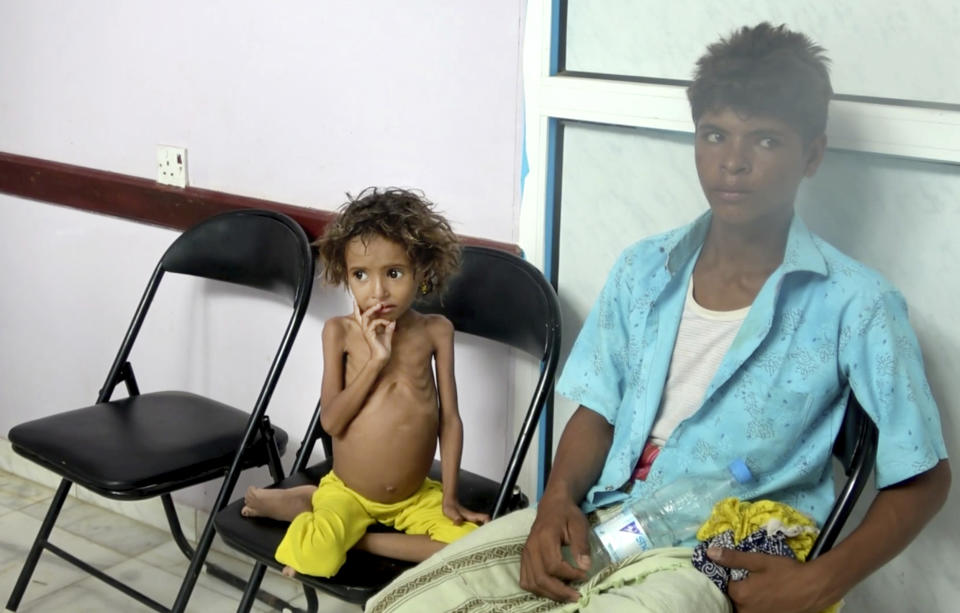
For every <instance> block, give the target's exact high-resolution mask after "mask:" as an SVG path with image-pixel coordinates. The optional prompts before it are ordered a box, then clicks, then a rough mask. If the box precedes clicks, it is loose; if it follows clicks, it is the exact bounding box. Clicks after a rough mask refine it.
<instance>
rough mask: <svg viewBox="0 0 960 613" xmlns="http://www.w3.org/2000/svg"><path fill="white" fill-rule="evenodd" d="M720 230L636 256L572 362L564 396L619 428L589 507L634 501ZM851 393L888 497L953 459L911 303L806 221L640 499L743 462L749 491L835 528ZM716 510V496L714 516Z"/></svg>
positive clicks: (690, 229) (644, 245) (692, 230)
mask: <svg viewBox="0 0 960 613" xmlns="http://www.w3.org/2000/svg"><path fill="white" fill-rule="evenodd" d="M709 224H710V213H709V212H708V213H706V214H704V215H703V216H702V217H700V218H699V219H697V220H696V221H695V222H693V223H692V224H690V225H689V226H686V227H683V228H679V229H676V230H673V231H670V232H667V233H665V234H662V235H659V236H654V237H652V238H649V239H646V240H643V241H640V242H639V243H636V244H634V245H633V246H631V247H629V248H628V249H626V250H625V251H624V252H623V253H622V254H621V256H620V258H619V259H618V261H617V263H616V265H615V266H614V268H613V270H612V271H611V273H610V276H609V277H608V279H607V282H606V285H605V286H604V288H603V291H602V292H601V294H600V296H599V298H598V299H597V302H596V304H595V305H594V307H593V309H592V311H591V312H590V315H589V316H588V317H587V320H586V321H585V322H584V325H583V328H582V330H581V331H580V334H579V336H578V337H577V341H576V343H575V344H574V347H573V349H572V351H571V353H570V357H569V358H568V359H567V362H566V365H565V367H564V369H563V374H562V375H561V376H560V379H559V381H558V383H557V392H558V393H559V394H562V395H563V396H566V397H568V398H570V399H571V400H573V401H575V402H577V403H579V404H582V405H583V406H585V407H588V408H590V409H592V410H594V411H596V412H597V413H599V414H601V415H603V416H604V417H605V418H606V419H607V421H608V422H610V423H611V424H613V425H614V436H613V444H612V446H611V448H610V452H609V454H608V456H607V460H606V464H605V465H604V467H603V472H602V473H601V475H600V479H599V481H598V482H597V483H596V485H595V486H594V487H593V488H591V489H590V491H589V492H588V494H587V498H586V501H585V502H584V509H585V510H590V509H593V508H596V507H599V506H605V505H608V504H612V503H613V502H616V501H618V500H621V499H623V498H625V497H627V494H626V493H624V491H623V490H622V489H621V488H622V486H623V485H624V484H625V483H626V482H627V481H628V479H629V478H630V475H631V472H632V470H633V467H634V465H635V464H636V462H637V459H638V458H639V456H640V452H641V451H642V450H643V446H644V443H645V442H646V440H647V438H648V437H649V435H650V430H651V428H652V426H653V422H654V420H655V418H656V416H657V411H658V409H659V406H660V400H661V396H662V393H663V388H664V384H665V382H666V377H667V369H668V367H669V365H670V358H671V355H672V353H673V345H674V342H675V340H676V336H677V329H678V327H679V324H680V316H681V314H682V311H683V302H684V298H685V292H686V289H687V284H688V283H689V282H690V276H691V273H692V271H693V264H694V262H695V261H696V259H697V255H698V254H699V252H700V248H701V246H702V244H703V240H704V238H705V236H706V232H707V228H708V227H709ZM850 389H852V390H853V391H854V393H855V394H856V396H857V399H858V400H859V401H860V403H861V404H862V405H863V407H864V409H866V411H867V413H868V414H869V415H870V416H871V418H872V419H873V420H874V422H875V423H876V424H877V426H878V427H879V431H880V438H879V445H878V453H877V464H876V483H877V487H879V488H882V487H886V486H888V485H891V484H894V483H897V482H899V481H902V480H904V479H906V478H908V477H912V476H914V475H916V474H918V473H921V472H923V471H925V470H928V469H930V468H932V467H933V466H934V465H935V464H936V463H937V462H938V461H939V460H940V459H942V458H946V447H945V445H944V442H943V435H942V433H941V429H940V418H939V414H938V412H937V406H936V403H935V402H934V400H933V396H932V394H931V392H930V387H929V385H928V384H927V380H926V376H925V374H924V369H923V359H922V357H921V354H920V348H919V345H918V343H917V339H916V336H915V335H914V333H913V330H912V329H911V327H910V324H909V322H908V319H907V308H906V304H905V302H904V300H903V297H902V296H901V295H900V293H899V292H897V290H896V289H895V288H893V287H892V286H891V285H890V284H889V283H888V282H887V281H886V280H884V279H883V278H882V277H881V276H880V275H879V274H878V273H876V272H874V271H872V270H870V269H869V268H867V267H866V266H864V265H862V264H860V263H858V262H856V261H855V260H853V259H851V258H849V257H847V256H845V255H844V254H842V253H840V252H839V251H838V250H836V249H835V248H833V247H831V246H830V245H828V244H827V243H825V242H824V241H823V240H822V239H820V238H819V237H816V236H814V235H813V234H811V233H810V231H809V230H808V229H807V227H806V225H805V224H804V223H803V222H802V221H801V220H800V219H799V218H798V217H796V216H794V219H793V222H792V223H791V226H790V231H789V235H788V238H787V245H786V251H785V254H784V260H783V263H782V264H781V265H780V267H779V268H777V270H776V271H774V273H773V274H772V275H770V277H769V278H768V279H767V281H766V282H765V283H764V285H763V287H762V288H761V289H760V292H759V293H758V294H757V297H756V299H755V300H754V302H753V305H752V306H751V307H750V311H749V313H748V315H747V317H746V319H745V320H744V321H743V324H742V325H741V328H740V330H739V332H738V333H737V336H736V338H735V339H734V341H733V344H732V345H731V347H730V349H729V350H728V352H727V354H726V355H725V356H724V359H723V361H722V362H721V364H720V366H719V368H718V370H717V372H716V374H715V375H714V378H713V380H712V381H711V383H710V385H709V387H708V388H707V391H706V395H705V397H704V401H703V404H702V405H701V407H700V408H699V410H698V411H697V412H696V413H695V414H694V415H693V416H691V417H689V418H688V419H686V420H684V421H683V422H681V423H680V424H679V425H678V426H677V428H676V430H674V432H673V434H671V435H670V438H669V439H668V440H667V442H666V444H665V446H664V447H663V449H662V450H661V452H660V455H659V456H658V457H657V459H656V461H655V462H654V464H653V467H652V469H651V471H650V474H649V476H648V477H647V480H646V481H638V482H636V485H635V486H634V487H633V488H632V490H631V491H630V494H629V496H630V497H634V496H643V495H644V494H645V493H647V492H649V491H651V489H656V488H657V487H659V486H661V485H664V484H667V483H671V482H673V481H675V480H677V479H680V478H684V477H687V476H689V477H694V478H698V477H703V478H713V479H715V478H717V477H718V476H724V477H725V476H727V473H726V468H725V467H726V466H727V465H728V464H729V463H730V462H731V461H732V460H733V459H735V458H743V459H745V460H746V462H747V464H748V466H749V467H750V468H751V470H752V471H753V474H754V476H755V477H756V480H755V481H754V482H753V484H752V486H751V487H750V488H749V490H748V491H743V492H740V493H739V494H740V495H741V497H744V498H772V499H774V500H779V501H781V502H784V503H786V504H789V505H790V506H792V507H794V508H796V509H798V510H801V511H803V512H805V513H807V514H809V515H811V516H812V517H813V518H814V519H816V520H817V521H818V522H819V523H822V522H823V520H824V519H825V518H826V515H827V513H828V512H829V510H830V507H831V506H832V504H833V500H834V490H833V473H832V469H831V462H830V457H831V449H832V446H833V441H834V439H835V438H836V435H837V433H838V431H839V429H840V426H841V424H842V421H843V414H844V410H845V407H846V399H847V393H848V391H849V390H850ZM713 502H715V501H704V505H705V506H704V509H703V512H702V516H703V517H704V518H706V517H707V516H708V515H709V511H710V506H711V505H712V504H713Z"/></svg>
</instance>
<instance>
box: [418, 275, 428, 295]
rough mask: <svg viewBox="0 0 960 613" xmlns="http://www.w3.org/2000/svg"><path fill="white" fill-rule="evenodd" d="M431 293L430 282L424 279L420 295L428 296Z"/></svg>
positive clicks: (421, 283)
mask: <svg viewBox="0 0 960 613" xmlns="http://www.w3.org/2000/svg"><path fill="white" fill-rule="evenodd" d="M429 293H430V282H429V281H427V280H426V279H424V280H423V281H421V282H420V295H421V296H426V295H427V294H429Z"/></svg>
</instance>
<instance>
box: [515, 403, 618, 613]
mask: <svg viewBox="0 0 960 613" xmlns="http://www.w3.org/2000/svg"><path fill="white" fill-rule="evenodd" d="M612 444H613V426H612V425H611V424H610V423H609V422H608V421H607V420H606V418H605V417H603V416H602V415H600V414H599V413H597V412H596V411H593V410H592V409H589V408H587V407H585V406H583V405H580V406H579V407H578V408H577V410H576V411H575V412H574V413H573V415H572V416H571V417H570V420H569V421H568V422H567V425H566V426H565V427H564V429H563V434H562V435H561V436H560V443H559V445H557V454H556V458H555V459H554V462H553V469H552V470H551V471H550V478H549V479H548V480H547V487H546V488H545V489H544V492H543V497H542V498H541V499H540V503H539V505H538V506H537V518H536V520H535V521H534V522H533V526H532V527H531V528H530V535H529V536H528V537H527V542H526V544H525V545H524V547H523V556H522V557H521V559H520V587H522V588H523V589H525V590H528V591H530V592H533V593H535V594H538V595H540V596H546V597H548V598H552V599H553V600H557V601H561V602H564V601H565V602H576V601H577V600H578V599H579V598H580V593H579V592H578V591H577V590H576V589H574V588H573V587H571V586H570V585H568V583H567V582H569V581H573V580H583V579H584V577H585V576H586V573H585V572H584V570H586V569H588V568H590V548H589V546H588V544H587V532H588V531H589V530H590V524H589V523H588V522H587V518H586V516H585V515H584V514H583V511H582V510H581V509H580V502H581V501H582V500H583V499H584V497H585V496H586V495H587V492H588V491H589V490H590V488H591V487H592V486H593V484H594V483H596V482H597V479H598V478H599V477H600V473H601V471H602V470H603V465H604V462H606V459H607V454H608V453H609V452H610V446H611V445H612ZM563 545H568V546H569V547H570V553H571V555H572V557H573V559H574V560H576V561H577V564H578V565H579V567H580V568H581V569H583V570H578V569H576V568H574V567H573V566H571V565H569V564H567V563H566V562H565V561H564V560H563V558H562V556H561V553H560V548H561V546H563Z"/></svg>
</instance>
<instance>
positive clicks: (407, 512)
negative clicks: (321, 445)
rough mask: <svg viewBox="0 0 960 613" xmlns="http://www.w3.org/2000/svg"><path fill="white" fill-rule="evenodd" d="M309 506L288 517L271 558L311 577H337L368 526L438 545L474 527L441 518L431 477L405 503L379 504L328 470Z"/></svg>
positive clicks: (440, 504) (440, 493)
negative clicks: (378, 525)
mask: <svg viewBox="0 0 960 613" xmlns="http://www.w3.org/2000/svg"><path fill="white" fill-rule="evenodd" d="M311 503H312V506H313V511H305V512H303V513H301V514H300V515H297V516H296V517H295V518H294V519H293V521H292V522H291V523H290V527H289V528H287V533H286V534H285V535H284V537H283V541H281V542H280V545H279V546H278V547H277V552H276V554H274V557H276V559H277V561H278V562H280V563H281V564H284V565H286V566H290V567H292V568H293V569H294V570H296V571H297V572H298V573H302V574H305V575H314V576H317V577H332V576H333V575H335V574H337V571H338V570H340V567H341V566H343V563H344V561H346V559H347V551H348V550H349V549H350V548H351V547H353V546H354V545H355V544H356V543H357V541H359V540H360V538H361V537H363V535H364V533H365V532H366V531H367V528H368V527H369V526H370V525H371V524H373V523H374V522H380V523H381V524H384V525H387V526H391V527H393V528H395V529H397V530H400V531H401V532H405V533H407V534H426V535H428V536H429V537H430V538H431V539H433V540H435V541H440V542H441V543H450V542H453V541H455V540H457V539H458V538H460V537H461V536H465V535H466V534H469V533H470V532H472V531H473V530H475V529H476V527H477V526H476V524H473V523H470V522H463V523H462V524H460V525H459V526H458V525H456V524H454V523H453V521H452V520H451V519H450V518H448V517H447V516H446V515H444V514H443V490H442V486H441V485H440V483H439V482H438V481H434V480H433V479H425V480H424V482H423V485H421V486H420V489H419V490H417V491H416V492H415V493H414V494H413V495H412V496H410V497H409V498H407V499H406V500H401V501H400V502H394V503H390V504H384V503H380V502H374V501H372V500H368V499H367V498H364V497H363V496H361V495H360V494H358V493H356V492H354V491H353V490H351V489H350V488H348V487H347V486H346V485H344V483H343V481H341V480H340V478H339V477H337V476H336V475H335V474H333V472H329V473H327V475H326V476H324V477H323V479H321V480H320V484H319V485H318V486H317V491H316V492H314V493H313V497H312V498H311Z"/></svg>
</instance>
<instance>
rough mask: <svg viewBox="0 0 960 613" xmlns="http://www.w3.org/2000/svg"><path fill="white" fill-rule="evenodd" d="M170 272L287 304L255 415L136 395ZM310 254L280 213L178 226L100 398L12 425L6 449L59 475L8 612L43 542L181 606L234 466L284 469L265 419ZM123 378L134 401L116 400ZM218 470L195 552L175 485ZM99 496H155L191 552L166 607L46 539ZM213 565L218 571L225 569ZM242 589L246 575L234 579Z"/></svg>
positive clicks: (181, 398)
mask: <svg viewBox="0 0 960 613" xmlns="http://www.w3.org/2000/svg"><path fill="white" fill-rule="evenodd" d="M168 272H171V273H181V274H184V275H192V276H194V277H203V278H208V279H216V280H220V281H227V282H231V283H236V284H240V285H245V286H249V287H253V288H258V289H261V290H266V291H269V292H272V293H274V294H279V295H280V296H282V297H283V298H284V299H285V300H289V301H291V302H292V304H293V312H292V314H291V316H290V320H289V322H288V324H287V326H286V329H285V331H284V333H283V337H282V339H281V341H280V346H279V348H278V349H277V352H276V355H275V356H274V358H273V361H272V363H271V365H270V368H269V370H268V372H267V375H266V379H265V381H264V383H263V387H262V388H261V390H260V393H259V397H258V398H257V399H256V402H255V403H254V404H253V407H252V410H249V411H246V410H240V409H236V408H233V407H230V406H227V405H225V404H222V403H220V402H217V401H216V400H212V399H210V398H205V397H202V396H198V395H196V394H191V393H188V392H183V391H158V392H151V393H146V394H141V393H140V390H139V389H138V387H137V381H136V379H135V378H134V374H133V368H132V366H131V365H130V362H128V356H129V354H130V351H131V349H132V347H133V344H134V341H135V340H136V338H137V335H138V333H139V331H140V328H141V325H142V324H143V322H144V319H145V318H146V315H147V312H148V310H149V308H150V305H151V303H152V301H153V298H154V295H155V294H156V292H157V290H158V288H159V286H160V282H161V280H162V279H163V277H164V275H165V274H166V273H168ZM312 285H313V257H312V255H311V252H310V245H309V242H308V240H307V236H306V234H305V233H304V231H303V229H302V228H301V227H300V226H299V225H297V223H296V222H294V221H293V220H292V219H290V218H289V217H287V216H285V215H281V214H277V213H272V212H268V211H254V210H245V211H236V212H231V213H225V214H222V215H218V216H215V217H212V218H210V219H207V220H206V221H203V222H201V223H199V224H198V225H196V226H194V227H193V228H190V229H189V230H187V231H186V232H184V233H183V234H182V235H181V236H180V237H179V238H177V239H176V241H174V243H173V244H172V245H171V246H170V248H169V249H167V251H166V253H164V255H163V257H162V258H161V259H160V262H159V263H158V264H157V267H156V269H155V270H154V272H153V276H152V277H151V278H150V282H149V283H148V284H147V288H146V291H145V292H144V294H143V297H142V298H141V300H140V304H139V306H138V307H137V310H136V313H135V314H134V317H133V321H132V322H131V324H130V327H129V328H128V330H127V333H126V336H125V337H124V339H123V342H122V343H121V345H120V350H119V352H118V353H117V356H116V359H115V360H114V362H113V365H112V366H111V367H110V371H109V374H108V375H107V379H106V381H105V382H104V384H103V388H101V390H100V393H99V396H98V397H97V401H96V404H94V405H92V406H88V407H84V408H81V409H76V410H73V411H67V412H64V413H58V414H55V415H52V416H49V417H44V418H41V419H37V420H34V421H30V422H26V423H23V424H20V425H17V426H15V427H14V428H13V429H12V430H10V434H9V439H10V442H11V444H12V446H13V449H14V450H15V451H16V452H18V453H20V454H21V455H23V456H25V457H27V458H28V459H30V460H32V461H34V462H36V463H37V464H40V465H41V466H44V467H46V468H48V469H50V470H52V471H53V472H55V473H57V474H58V475H60V476H61V477H63V480H62V481H61V483H60V487H59V488H58V489H57V492H56V494H55V495H54V497H53V500H52V502H51V503H50V507H49V509H48V511H47V514H46V517H45V518H44V520H43V524H42V526H41V528H40V531H39V533H38V534H37V537H36V540H35V541H34V543H33V547H32V548H31V550H30V553H29V555H28V556H27V560H26V563H25V564H24V566H23V570H22V571H21V572H20V578H19V579H18V580H17V584H16V586H15V587H14V589H13V593H12V594H11V595H10V599H9V601H8V602H7V608H8V609H9V610H11V611H13V610H16V608H17V607H18V606H19V604H20V600H21V598H22V597H23V593H24V590H25V589H26V587H27V584H28V583H29V581H30V577H31V575H32V574H33V570H34V568H35V567H36V564H37V561H38V560H39V558H40V554H41V553H42V552H43V550H44V549H46V550H47V551H50V552H52V553H54V554H56V555H58V556H60V557H61V558H63V559H64V560H66V561H68V562H70V563H72V564H74V565H76V566H78V567H80V568H81V569H83V570H85V571H87V572H88V573H90V574H92V575H94V576H96V577H97V578H99V579H101V580H103V581H105V582H106V583H108V584H110V585H111V586H113V587H115V588H117V589H119V590H120V591H122V592H124V593H125V594H127V595H129V596H131V597H133V598H135V599H136V600H138V601H140V602H142V603H143V604H145V605H147V606H149V607H151V608H153V609H155V610H157V611H169V610H173V611H183V610H184V609H185V608H186V605H187V600H188V599H189V597H190V593H191V592H192V590H193V587H194V584H195V583H196V580H197V576H198V574H199V572H200V567H201V565H202V564H203V563H204V560H205V558H206V555H207V552H208V551H209V549H210V544H211V542H212V541H213V536H214V525H213V521H212V518H213V516H214V515H216V512H217V511H218V510H220V509H222V508H223V507H224V506H225V505H226V503H227V501H228V500H229V499H230V496H231V493H232V491H233V488H234V485H235V484H236V482H237V478H238V476H239V474H240V471H241V470H243V469H246V468H249V467H253V466H262V465H264V464H268V465H269V467H270V471H271V474H273V475H275V478H281V477H282V475H283V472H282V466H281V464H280V456H281V454H282V452H283V450H284V449H285V447H286V443H287V434H286V433H285V432H284V431H282V430H280V429H278V428H273V427H272V426H271V425H270V422H269V420H268V419H267V417H266V415H265V411H266V408H267V403H268V402H269V401H270V397H271V395H272V394H273V390H274V387H275V385H276V383H277V378H278V377H279V375H280V371H281V369H282V368H283V365H284V362H285V361H286V358H287V355H288V353H289V351H290V347H291V345H292V344H293V340H294V337H295V336H296V334H297V331H298V329H299V328H300V322H301V321H302V320H303V316H304V313H305V312H306V307H307V302H308V301H309V298H310V290H311V287H312ZM120 383H124V384H125V386H126V388H127V391H128V393H129V397H127V398H123V399H120V400H111V396H112V395H113V391H114V388H115V387H116V386H117V385H118V384H120ZM217 477H224V481H223V486H222V487H221V488H220V492H219V494H218V495H217V499H216V502H215V503H214V506H213V511H212V513H211V516H210V517H211V519H210V520H209V521H207V523H206V526H205V527H204V530H203V533H202V536H201V537H200V538H199V540H198V542H197V546H196V548H195V549H194V548H192V547H191V546H190V544H189V542H188V541H187V539H186V537H185V536H184V534H183V531H182V530H181V527H180V522H179V519H178V518H177V515H176V511H175V509H174V505H173V501H172V500H171V497H170V492H172V491H175V490H179V489H182V488H184V487H187V486H190V485H194V484H197V483H203V482H205V481H209V480H211V479H215V478H217ZM73 483H77V484H79V485H81V486H83V487H85V488H87V489H88V490H91V491H93V492H95V493H97V494H100V495H102V496H106V497H108V498H114V499H118V500H140V499H144V498H151V497H155V496H160V500H161V502H162V504H163V508H164V511H165V512H166V516H167V519H168V522H169V524H170V530H171V532H172V534H173V538H174V540H175V541H176V543H177V545H178V546H179V547H180V549H181V550H182V551H183V552H184V554H185V555H186V556H187V557H188V558H190V559H191V563H190V567H189V570H188V571H187V574H186V576H185V577H184V580H183V583H182V585H181V587H180V592H179V594H178V595H177V599H176V602H175V604H174V606H173V608H172V609H168V608H166V607H165V606H164V605H162V604H160V603H158V602H156V601H155V600H152V599H151V598H149V597H148V596H146V595H144V594H143V593H141V592H138V591H137V590H135V589H133V588H131V587H129V586H127V585H125V584H123V583H121V582H120V581H118V580H116V579H114V578H113V577H110V576H109V575H107V574H106V573H104V572H103V571H101V570H99V569H97V568H94V567H93V566H91V565H90V564H87V563H86V562H84V561H82V560H80V559H78V558H77V557H75V556H73V555H72V554H70V553H68V552H66V551H64V550H63V549H61V548H60V547H58V546H56V545H54V544H53V543H51V542H50V541H49V540H48V538H49V536H50V532H51V531H52V530H53V526H54V523H55V522H56V519H57V515H58V514H59V513H60V509H61V507H62V506H63V503H64V501H65V500H66V497H67V492H68V491H69V490H70V486H71V485H72V484H73ZM208 570H211V571H214V572H215V573H216V574H218V575H220V576H223V572H222V569H216V568H215V567H212V565H209V564H208ZM237 581H239V583H240V584H241V586H242V585H243V583H244V582H243V581H242V580H239V579H237Z"/></svg>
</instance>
